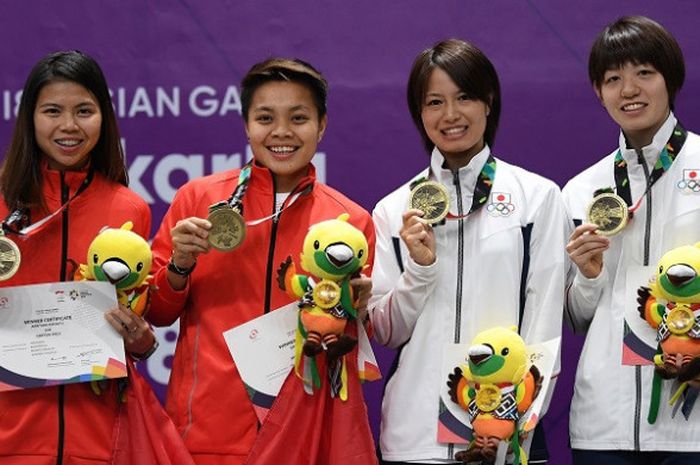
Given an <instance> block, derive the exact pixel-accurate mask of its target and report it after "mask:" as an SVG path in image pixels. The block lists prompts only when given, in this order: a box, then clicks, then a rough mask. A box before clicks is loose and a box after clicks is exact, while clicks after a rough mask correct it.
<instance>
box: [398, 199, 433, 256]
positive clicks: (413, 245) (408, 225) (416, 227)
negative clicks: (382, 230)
mask: <svg viewBox="0 0 700 465" xmlns="http://www.w3.org/2000/svg"><path fill="white" fill-rule="evenodd" d="M422 216H423V212H421V211H420V210H416V209H411V210H408V211H406V212H405V213H404V214H403V215H402V219H403V226H402V227H401V230H400V231H399V235H400V236H401V239H402V240H403V242H404V244H406V247H407V248H408V252H409V254H410V255H411V258H412V259H413V261H415V262H416V263H418V264H419V265H423V266H427V265H430V264H432V263H433V262H434V261H435V235H434V232H433V228H432V226H430V225H429V224H428V223H426V222H425V220H423V218H422Z"/></svg>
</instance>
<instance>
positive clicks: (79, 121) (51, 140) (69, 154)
mask: <svg viewBox="0 0 700 465" xmlns="http://www.w3.org/2000/svg"><path fill="white" fill-rule="evenodd" d="M101 128H102V114H101V113H100V106H99V104H98V102H97V99H96V98H95V96H94V95H93V94H92V92H90V91H89V90H87V89H86V88H85V87H83V86H81V85H80V84H77V83H75V82H71V81H55V82H51V83H49V84H46V85H45V86H44V87H43V88H42V89H41V91H39V96H38V99H37V103H36V107H35V109H34V136H35V138H36V142H37V144H38V145H39V148H40V149H41V151H42V153H43V154H44V156H45V157H46V159H47V161H48V163H49V168H51V169H55V170H79V169H81V168H83V167H84V166H85V164H86V163H87V161H88V159H89V157H90V152H91V151H92V149H93V148H94V147H95V145H96V144H97V141H98V140H99V138H100V131H101Z"/></svg>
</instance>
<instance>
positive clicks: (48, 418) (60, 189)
mask: <svg viewBox="0 0 700 465" xmlns="http://www.w3.org/2000/svg"><path fill="white" fill-rule="evenodd" d="M126 186H127V172H126V167H125V163H124V154H123V152H122V148H121V145H120V139H119V131H118V128H117V122H116V118H115V115H114V110H113V108H112V102H111V99H110V96H109V90H108V88H107V83H106V81H105V78H104V75H103V74H102V70H101V69H100V67H99V66H98V64H97V63H96V62H95V61H94V60H93V59H92V58H91V57H89V56H87V55H85V54H83V53H81V52H77V51H70V52H57V53H52V54H50V55H47V56H46V57H44V58H42V59H41V60H40V61H39V62H38V63H37V64H36V65H35V66H34V68H33V69H32V71H31V73H30V74H29V77H28V78H27V82H26V83H25V86H24V91H23V94H22V100H21V102H20V105H19V111H18V114H17V123H16V125H15V130H14V134H13V137H12V142H11V145H10V148H9V150H8V152H7V154H6V156H5V160H4V162H3V164H2V171H1V173H0V192H1V193H2V202H0V219H2V220H3V222H2V229H3V231H4V234H5V236H6V238H7V239H9V240H12V241H13V242H14V243H15V244H16V245H17V246H18V247H19V250H20V254H21V263H20V265H19V268H18V270H17V272H16V274H14V275H13V276H11V277H9V278H8V276H5V278H8V279H6V280H4V281H1V282H0V285H2V286H20V285H28V284H38V283H47V282H56V281H70V280H72V278H73V275H74V273H75V271H76V267H77V265H79V264H80V263H84V262H85V261H86V258H87V250H88V245H89V244H90V242H91V241H92V239H93V238H94V237H95V236H96V235H97V234H98V233H99V231H100V229H101V228H102V227H104V226H109V227H120V226H121V225H122V224H123V223H125V222H127V221H132V222H133V224H134V227H133V231H135V232H136V233H138V234H140V235H141V236H143V237H147V236H148V234H149V231H150V223H151V215H150V210H149V208H148V205H147V204H146V203H145V202H144V201H143V200H142V199H141V198H140V197H139V196H138V195H137V194H135V193H134V192H132V191H131V190H129V189H128V188H127V187H126ZM42 220H46V221H45V222H44V223H43V224H41V225H39V226H36V227H35V229H33V230H31V229H30V230H28V231H27V230H25V228H27V227H28V226H31V225H37V223H39V222H40V221H42ZM23 230H24V231H23ZM106 317H107V320H108V321H109V323H110V324H111V325H112V326H113V327H114V328H115V330H116V331H118V332H119V334H121V336H122V337H123V338H124V345H125V348H126V350H127V352H128V353H131V354H140V355H143V354H145V353H146V352H148V351H149V350H150V349H151V348H152V347H153V346H154V343H155V339H154V335H153V333H152V332H151V330H150V328H149V326H148V324H147V323H146V322H145V321H144V320H143V319H141V318H140V317H138V316H136V315H135V314H132V313H131V312H130V311H127V310H126V308H123V307H122V308H117V309H114V310H112V311H110V312H108V314H107V316H106ZM103 384H104V386H102V389H101V393H100V394H99V395H98V394H96V393H95V392H93V389H92V388H91V385H90V383H79V384H68V385H64V386H54V387H41V388H33V389H25V390H19V391H6V392H0V463H2V464H3V465H54V464H59V465H61V464H63V465H88V464H90V465H98V464H107V463H111V462H110V460H111V457H112V449H113V447H114V430H115V428H114V425H115V419H116V418H117V415H118V413H119V410H120V408H122V403H121V401H120V398H119V392H118V387H117V384H118V383H117V382H107V383H103Z"/></svg>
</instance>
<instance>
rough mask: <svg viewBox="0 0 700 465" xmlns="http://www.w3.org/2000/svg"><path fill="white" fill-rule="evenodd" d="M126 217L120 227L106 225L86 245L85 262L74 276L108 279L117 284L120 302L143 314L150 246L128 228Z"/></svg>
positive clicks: (128, 223)
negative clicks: (87, 245) (88, 244)
mask: <svg viewBox="0 0 700 465" xmlns="http://www.w3.org/2000/svg"><path fill="white" fill-rule="evenodd" d="M133 226H134V225H133V223H132V222H131V221H128V222H126V223H124V224H123V225H122V226H121V228H119V229H116V228H105V229H103V230H102V231H100V233H99V234H98V235H97V236H95V239H93V241H92V243H90V247H89V248H88V255H87V264H84V265H80V269H79V270H78V273H77V274H76V279H83V280H92V281H109V282H110V283H112V284H114V285H115V287H116V288H117V298H118V300H119V303H120V304H123V305H125V306H126V307H127V308H129V309H131V311H132V312H134V313H136V314H137V315H139V316H143V314H144V312H145V311H146V308H147V305H148V290H149V280H150V278H151V275H149V274H148V273H149V272H150V271H151V260H152V255H151V247H150V246H149V245H148V242H146V240H145V239H144V238H142V237H141V236H139V235H138V234H136V233H135V232H133V231H132V230H131V229H132V228H133Z"/></svg>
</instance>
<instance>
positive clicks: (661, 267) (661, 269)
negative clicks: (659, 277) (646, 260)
mask: <svg viewBox="0 0 700 465" xmlns="http://www.w3.org/2000/svg"><path fill="white" fill-rule="evenodd" d="M663 272H664V266H663V265H661V266H660V267H659V274H662V273H663Z"/></svg>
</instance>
